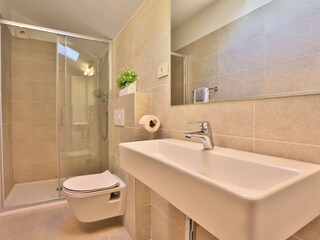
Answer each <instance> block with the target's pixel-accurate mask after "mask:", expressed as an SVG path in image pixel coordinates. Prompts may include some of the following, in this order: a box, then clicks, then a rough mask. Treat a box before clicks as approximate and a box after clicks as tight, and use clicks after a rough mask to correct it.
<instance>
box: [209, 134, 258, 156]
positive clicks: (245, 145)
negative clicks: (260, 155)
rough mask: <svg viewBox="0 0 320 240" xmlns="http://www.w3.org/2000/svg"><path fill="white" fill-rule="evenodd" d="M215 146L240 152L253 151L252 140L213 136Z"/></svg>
mask: <svg viewBox="0 0 320 240" xmlns="http://www.w3.org/2000/svg"><path fill="white" fill-rule="evenodd" d="M213 141H214V144H215V145H216V146H219V147H224V148H234V149H238V150H242V151H249V152H252V151H253V138H241V137H233V136H223V135H215V134H214V135H213Z"/></svg>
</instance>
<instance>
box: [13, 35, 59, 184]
mask: <svg viewBox="0 0 320 240" xmlns="http://www.w3.org/2000/svg"><path fill="white" fill-rule="evenodd" d="M12 78H13V81H12V126H13V127H12V133H13V160H14V181H15V183H23V182H30V181H38V180H44V179H51V178H56V174H57V173H56V172H57V170H56V169H57V167H56V166H57V165H56V161H57V160H56V159H57V157H56V104H55V101H56V83H55V81H56V45H55V43H50V42H44V41H38V40H24V39H19V38H15V37H14V38H13V42H12Z"/></svg>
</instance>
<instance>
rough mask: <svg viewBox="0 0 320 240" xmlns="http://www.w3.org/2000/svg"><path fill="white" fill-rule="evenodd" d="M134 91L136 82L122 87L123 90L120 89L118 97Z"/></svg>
mask: <svg viewBox="0 0 320 240" xmlns="http://www.w3.org/2000/svg"><path fill="white" fill-rule="evenodd" d="M136 91H137V82H133V83H131V84H129V85H128V86H126V87H124V88H123V89H120V91H119V96H120V97H121V96H124V95H127V94H130V93H135V92H136Z"/></svg>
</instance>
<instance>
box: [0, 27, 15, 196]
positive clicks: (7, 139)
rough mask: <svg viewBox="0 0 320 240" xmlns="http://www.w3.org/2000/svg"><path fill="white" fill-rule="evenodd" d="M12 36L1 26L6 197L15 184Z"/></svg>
mask: <svg viewBox="0 0 320 240" xmlns="http://www.w3.org/2000/svg"><path fill="white" fill-rule="evenodd" d="M11 48H12V45H11V34H10V32H9V30H8V28H7V26H5V25H4V26H1V85H2V86H1V90H2V94H1V95H2V131H3V132H2V134H3V173H4V195H5V196H4V197H6V196H7V195H8V193H9V191H10V190H11V188H12V186H13V182H14V169H13V153H12V152H13V147H12V146H13V144H12V94H11V92H12V66H11Z"/></svg>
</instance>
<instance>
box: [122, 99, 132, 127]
mask: <svg viewBox="0 0 320 240" xmlns="http://www.w3.org/2000/svg"><path fill="white" fill-rule="evenodd" d="M134 106H135V94H134V93H132V94H128V95H125V96H123V97H120V100H119V108H120V109H124V114H125V116H124V125H125V126H126V127H134V126H135V116H134V115H135V112H134V109H135V107H134Z"/></svg>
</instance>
